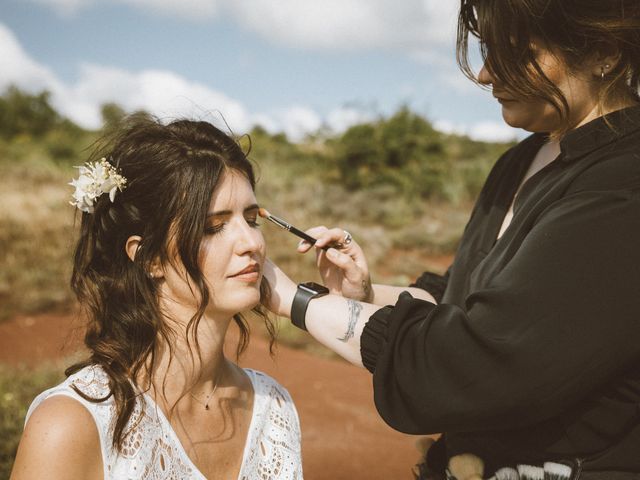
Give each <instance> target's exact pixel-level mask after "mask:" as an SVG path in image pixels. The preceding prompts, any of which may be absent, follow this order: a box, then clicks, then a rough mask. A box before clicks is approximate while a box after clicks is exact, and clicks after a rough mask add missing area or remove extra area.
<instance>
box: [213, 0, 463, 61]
mask: <svg viewBox="0 0 640 480" xmlns="http://www.w3.org/2000/svg"><path fill="white" fill-rule="evenodd" d="M224 9H225V10H226V11H228V12H230V14H231V15H232V16H233V17H234V18H235V20H236V22H237V23H238V24H239V25H241V26H243V27H245V28H248V29H249V30H251V31H253V32H255V33H257V34H259V35H260V36H262V37H264V38H266V39H267V40H270V41H273V42H275V43H279V44H285V45H287V46H291V47H294V48H316V49H332V50H358V49H373V48H385V49H399V50H403V51H406V52H413V51H423V50H429V49H431V48H434V47H438V46H442V45H445V44H449V43H450V41H451V38H453V35H454V34H455V17H456V9H457V5H456V4H455V2H441V1H438V0H404V1H402V2H391V1H389V0H325V1H322V2H319V1H317V0H271V1H269V2H265V1H264V0H226V1H225V7H224Z"/></svg>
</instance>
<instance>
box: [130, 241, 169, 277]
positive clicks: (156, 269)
mask: <svg viewBox="0 0 640 480" xmlns="http://www.w3.org/2000/svg"><path fill="white" fill-rule="evenodd" d="M141 248H142V237H141V236H140V235H131V236H130V237H129V238H127V243H125V246H124V249H125V252H127V257H129V259H130V260H131V261H132V262H133V261H134V260H135V258H136V254H137V253H138V250H139V249H141ZM148 275H149V277H151V278H162V277H163V276H164V273H163V271H162V268H160V263H159V262H157V261H154V262H153V263H152V265H151V267H150V269H149V272H148Z"/></svg>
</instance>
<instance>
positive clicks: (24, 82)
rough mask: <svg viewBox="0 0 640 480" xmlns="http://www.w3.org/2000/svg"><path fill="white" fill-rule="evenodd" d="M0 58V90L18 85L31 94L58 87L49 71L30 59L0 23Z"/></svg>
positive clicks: (12, 35)
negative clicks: (0, 59)
mask: <svg viewBox="0 0 640 480" xmlns="http://www.w3.org/2000/svg"><path fill="white" fill-rule="evenodd" d="M0 58H2V68H0V90H5V89H6V88H7V87H8V86H9V85H11V84H16V85H20V87H21V88H22V89H24V90H28V91H31V92H33V91H36V90H42V89H51V88H53V87H57V86H58V85H59V82H58V81H57V80H56V77H55V75H54V74H53V73H52V72H51V70H49V69H48V68H46V67H44V66H42V65H40V64H39V63H37V62H36V61H34V60H33V59H31V58H30V57H29V55H27V53H26V52H25V51H24V49H23V48H22V46H21V45H20V43H19V42H18V39H17V38H16V36H15V35H14V34H13V32H12V31H11V30H9V29H8V28H6V27H5V26H4V25H2V24H1V23H0Z"/></svg>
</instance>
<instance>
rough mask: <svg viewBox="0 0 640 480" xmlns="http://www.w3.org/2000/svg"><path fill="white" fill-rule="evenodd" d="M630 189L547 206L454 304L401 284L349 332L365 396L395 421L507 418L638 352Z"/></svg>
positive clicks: (604, 373) (634, 216) (460, 423)
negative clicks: (356, 342)
mask: <svg viewBox="0 0 640 480" xmlns="http://www.w3.org/2000/svg"><path fill="white" fill-rule="evenodd" d="M639 196H640V192H638V191H628V190H627V191H619V192H584V193H581V194H576V195H572V196H570V197H567V198H564V199H562V200H560V201H558V202H556V203H555V204H554V205H553V206H551V207H550V208H548V209H547V211H545V212H544V214H543V215H541V216H540V218H538V219H537V221H536V224H535V226H534V227H533V228H532V229H531V230H530V231H528V232H527V235H526V238H524V240H523V241H522V243H521V244H520V246H519V248H518V250H517V251H516V252H515V253H514V255H513V257H512V258H511V259H510V261H509V262H508V263H507V264H506V266H505V267H504V268H503V269H502V270H500V271H498V272H497V273H496V274H495V275H493V276H492V277H491V278H490V280H489V281H488V282H487V283H485V284H483V285H482V286H481V287H480V288H477V289H476V290H474V291H472V292H471V293H470V294H469V295H468V296H467V298H466V301H465V302H464V303H463V305H454V304H439V305H435V304H432V303H430V302H427V301H424V300H420V299H415V298H413V297H411V295H409V294H408V293H403V294H402V295H401V296H400V298H399V300H398V302H397V303H396V305H395V306H393V307H384V308H382V309H380V310H378V311H377V312H376V313H375V314H374V315H373V316H372V317H371V318H370V320H369V322H368V323H367V324H366V326H365V328H364V331H363V333H362V336H361V354H362V359H363V363H364V364H365V366H366V368H368V369H369V370H370V371H371V372H373V387H374V400H375V404H376V408H377V409H378V412H379V413H380V415H381V416H382V418H383V419H384V420H385V421H386V422H387V423H388V424H389V425H390V426H392V427H393V428H395V429H396V430H399V431H402V432H406V433H412V434H427V433H437V432H443V431H446V432H461V431H467V432H471V431H481V430H490V429H495V428H496V426H499V428H504V429H508V428H518V427H522V426H525V425H530V424H533V423H536V422H540V421H542V420H545V419H548V418H551V417H553V416H554V415H558V414H559V413H560V412H561V411H564V409H566V408H567V407H568V406H570V405H573V404H575V403H576V401H578V400H579V399H582V398H585V397H586V396H587V395H588V394H590V393H591V392H593V390H594V389H595V388H598V387H599V386H602V385H604V384H605V383H606V382H607V381H608V379H610V378H612V376H614V375H616V374H617V372H619V371H620V369H621V368H622V367H623V366H625V365H630V363H631V362H632V361H634V360H636V359H637V358H638V357H639V356H640V344H639V343H638V342H636V341H633V340H632V339H637V338H640V322H638V320H637V319H638V312H639V311H640V287H639V286H640V248H638V245H640V213H639V212H640V197H639Z"/></svg>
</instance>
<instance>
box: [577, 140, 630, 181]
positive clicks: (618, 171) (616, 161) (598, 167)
mask: <svg viewBox="0 0 640 480" xmlns="http://www.w3.org/2000/svg"><path fill="white" fill-rule="evenodd" d="M626 147H628V146H625V148H616V149H611V150H609V151H606V152H602V153H600V155H598V158H597V160H596V161H594V162H593V163H590V164H588V165H585V168H584V170H583V171H582V172H581V173H580V174H579V175H578V176H577V177H576V179H575V180H574V181H573V182H572V185H571V191H573V192H579V191H605V190H629V189H638V188H640V145H637V146H635V148H633V149H632V148H626ZM585 160H586V159H585ZM578 161H580V160H578Z"/></svg>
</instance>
